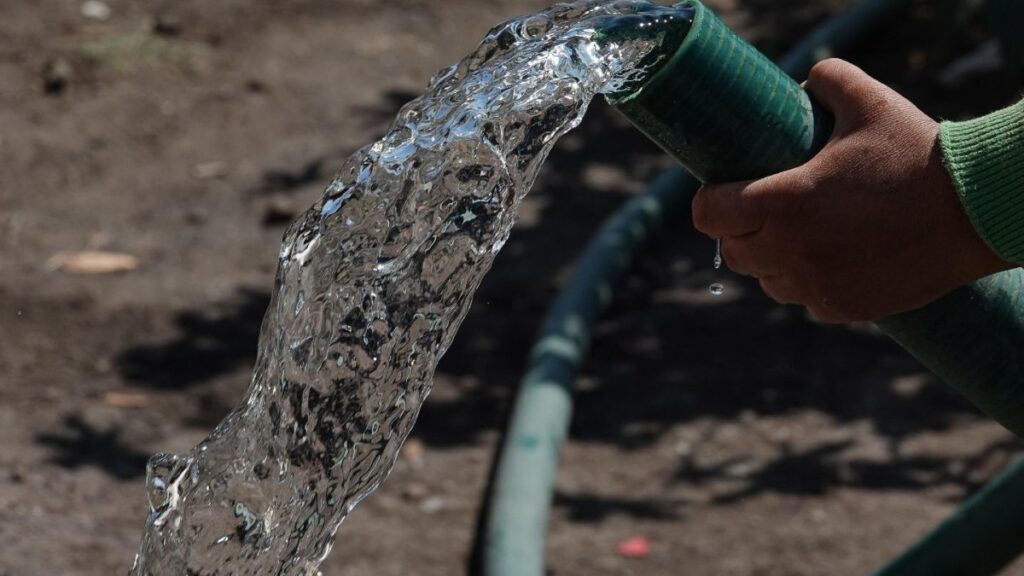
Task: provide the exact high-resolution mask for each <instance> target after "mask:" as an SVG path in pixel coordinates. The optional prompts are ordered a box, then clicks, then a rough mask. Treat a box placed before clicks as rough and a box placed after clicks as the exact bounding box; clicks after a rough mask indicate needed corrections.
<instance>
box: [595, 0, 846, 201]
mask: <svg viewBox="0 0 1024 576" xmlns="http://www.w3.org/2000/svg"><path fill="white" fill-rule="evenodd" d="M675 9H686V10H692V12H693V22H692V25H691V27H690V30H689V32H688V33H687V34H686V37H685V38H683V40H682V42H680V44H679V47H678V48H677V49H676V51H675V53H674V54H672V55H671V56H670V57H669V58H668V60H667V61H666V62H665V63H664V64H663V65H662V66H660V67H659V68H658V69H657V71H656V72H655V73H654V74H652V75H650V76H649V77H648V78H646V79H645V81H644V82H643V83H642V85H640V86H638V87H636V89H634V90H633V91H632V92H631V93H630V94H627V95H621V94H617V95H613V96H612V97H610V98H609V103H610V104H612V106H614V107H616V108H618V109H619V110H620V111H621V112H622V113H623V114H625V115H626V116H627V117H628V118H629V119H630V121H632V122H633V124H635V125H636V127H637V128H638V129H640V131H642V132H643V133H644V134H646V135H647V136H648V137H649V138H651V139H652V140H654V141H655V142H657V143H658V144H659V145H660V146H661V147H662V148H664V149H665V150H666V151H667V152H668V153H669V154H671V155H672V156H673V157H675V158H676V159H677V160H678V161H679V162H680V163H681V164H682V165H683V166H684V167H686V168H687V170H689V171H690V172H691V173H692V174H693V175H694V176H696V177H697V178H698V179H700V180H701V181H702V182H724V181H733V180H747V179H752V178H759V177H763V176H767V175H769V174H774V173H776V172H781V171H783V170H787V169H789V168H793V167H796V166H799V165H800V164H802V163H804V162H805V161H807V160H809V159H810V158H811V157H812V156H814V154H815V153H817V152H818V151H819V150H820V149H821V148H822V147H823V146H824V145H825V143H826V142H827V141H828V139H829V137H830V136H831V132H832V120H831V117H830V116H829V115H828V114H827V113H826V112H824V111H823V110H822V109H821V108H820V107H818V106H817V105H816V104H815V103H814V102H813V101H812V100H811V98H810V97H809V96H808V94H807V92H805V91H804V89H803V88H801V87H800V85H799V84H797V83H796V81H794V80H793V79H792V78H790V77H789V76H788V75H786V73H785V72H783V71H782V70H781V69H780V68H779V67H778V66H776V65H775V64H774V63H772V62H771V61H770V60H769V59H768V58H767V57H766V56H764V55H763V54H761V52H759V51H758V50H757V49H756V48H754V47H753V46H751V45H750V44H748V43H747V42H745V41H744V40H743V39H741V38H739V37H738V36H736V35H735V34H734V33H733V32H732V31H731V30H730V29H729V28H728V27H727V26H726V25H725V24H724V23H722V21H721V20H719V19H718V17H716V16H715V15H714V13H712V12H711V10H709V9H708V8H707V7H705V6H704V5H703V4H701V3H700V2H698V1H697V0H687V1H685V2H682V3H680V4H678V5H677V6H676V7H675Z"/></svg>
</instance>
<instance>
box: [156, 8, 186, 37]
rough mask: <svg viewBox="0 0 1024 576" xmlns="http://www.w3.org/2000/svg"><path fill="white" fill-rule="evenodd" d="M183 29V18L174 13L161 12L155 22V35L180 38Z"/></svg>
mask: <svg viewBox="0 0 1024 576" xmlns="http://www.w3.org/2000/svg"><path fill="white" fill-rule="evenodd" d="M181 29H182V25H181V17H179V16H178V15H177V14H174V13H172V12H160V13H158V14H157V15H156V18H155V19H154V20H153V33H154V34H159V35H160V36H178V35H179V34H181Z"/></svg>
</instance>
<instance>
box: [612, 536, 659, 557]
mask: <svg viewBox="0 0 1024 576" xmlns="http://www.w3.org/2000/svg"><path fill="white" fill-rule="evenodd" d="M615 552H616V553H617V554H618V555H619V556H625V557H626V558H643V557H644V556H647V555H648V554H650V553H651V541H650V540H648V539H647V538H644V537H643V536H634V537H632V538H627V539H626V540H623V541H622V542H619V545H618V546H616V547H615Z"/></svg>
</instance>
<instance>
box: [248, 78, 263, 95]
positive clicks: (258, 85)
mask: <svg viewBox="0 0 1024 576" xmlns="http://www.w3.org/2000/svg"><path fill="white" fill-rule="evenodd" d="M245 89H246V90H248V91H249V92H254V93H262V92H266V91H267V83H266V82H264V81H263V80H260V79H259V78H249V79H248V80H246V81H245Z"/></svg>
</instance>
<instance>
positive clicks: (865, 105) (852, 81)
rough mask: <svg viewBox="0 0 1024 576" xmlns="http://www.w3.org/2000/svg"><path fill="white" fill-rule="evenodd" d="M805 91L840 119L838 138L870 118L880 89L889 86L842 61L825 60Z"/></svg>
mask: <svg viewBox="0 0 1024 576" xmlns="http://www.w3.org/2000/svg"><path fill="white" fill-rule="evenodd" d="M804 88H806V89H807V91H808V92H810V93H811V95H812V96H813V97H814V98H815V99H816V100H818V102H819V103H821V105H822V106H824V107H825V108H826V109H827V110H828V111H829V112H831V113H832V115H833V116H835V119H836V134H837V135H842V134H845V133H848V132H849V131H850V130H851V129H852V128H854V127H855V126H857V125H858V124H859V123H860V122H861V120H863V119H864V118H866V117H868V115H869V114H868V113H869V112H870V108H871V107H872V106H873V102H875V101H876V100H877V98H874V97H872V95H874V94H877V93H878V92H879V89H884V88H885V85H884V84H882V83H880V82H878V81H877V80H875V79H874V78H872V77H871V76H868V74H867V73H866V72H864V71H863V70H861V69H860V68H858V67H857V66H854V65H853V64H850V63H849V62H847V61H845V60H840V59H838V58H829V59H828V60H822V61H821V62H818V63H817V64H815V65H814V67H813V68H811V72H810V74H809V75H808V76H807V82H805V83H804Z"/></svg>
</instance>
